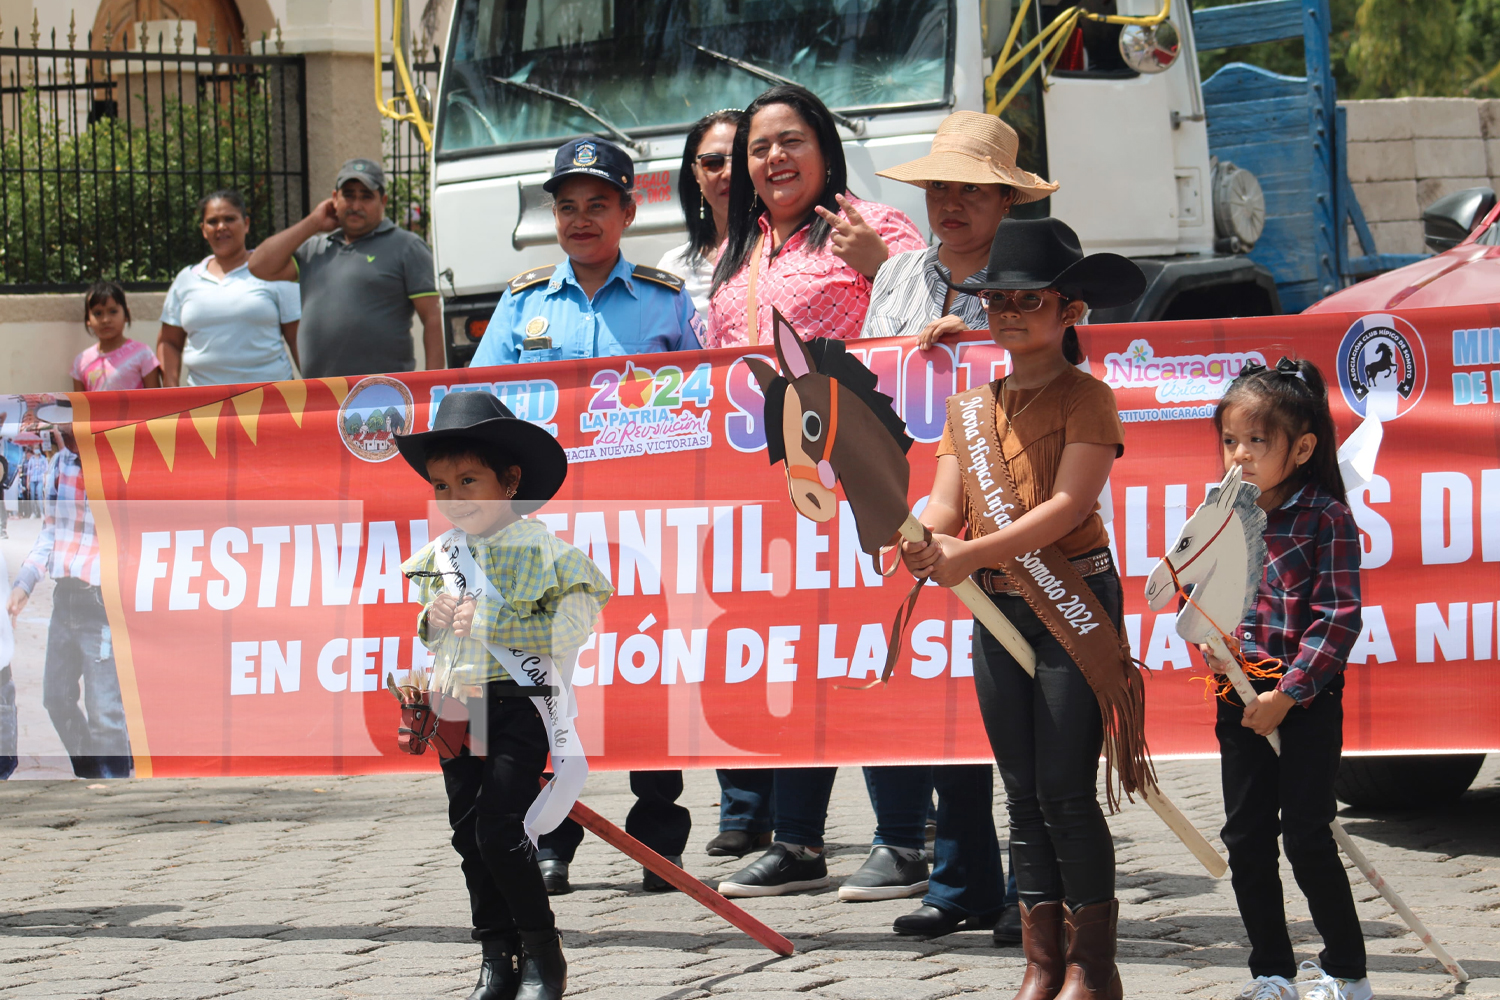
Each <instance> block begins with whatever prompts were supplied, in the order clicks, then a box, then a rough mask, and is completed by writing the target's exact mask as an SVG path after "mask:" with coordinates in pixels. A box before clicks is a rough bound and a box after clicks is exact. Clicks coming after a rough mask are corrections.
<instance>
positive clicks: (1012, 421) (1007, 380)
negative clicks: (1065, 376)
mask: <svg viewBox="0 0 1500 1000" xmlns="http://www.w3.org/2000/svg"><path fill="white" fill-rule="evenodd" d="M1057 374H1058V375H1061V374H1062V372H1058V373H1057ZM1056 379H1057V375H1053V376H1052V378H1049V379H1048V380H1047V381H1045V382H1043V383H1042V384H1041V386H1040V387H1039V388H1038V389H1037V391H1036V395H1035V396H1032V397H1031V398H1030V399H1028V400H1027V401H1026V404H1025V405H1024V406H1022V407H1021V408H1020V409H1019V410H1017V411H1016V412H1015V413H1014V414H1011V413H1010V412H1009V411H1007V410H1006V408H1005V390H1006V389H1007V388H1008V387H1009V386H1010V376H1009V375H1007V376H1005V381H1004V382H1002V383H1001V384H1000V412H1001V413H1004V414H1005V422H1006V423H1007V424H1010V425H1012V426H1014V424H1015V422H1016V417H1019V416H1020V415H1021V414H1023V413H1025V412H1026V411H1027V410H1028V409H1029V408H1030V407H1031V404H1032V403H1035V402H1036V401H1037V400H1038V399H1041V398H1042V393H1044V392H1046V391H1047V386H1049V385H1051V384H1052V383H1053V382H1054V381H1055V380H1056ZM1017 391H1019V390H1017Z"/></svg>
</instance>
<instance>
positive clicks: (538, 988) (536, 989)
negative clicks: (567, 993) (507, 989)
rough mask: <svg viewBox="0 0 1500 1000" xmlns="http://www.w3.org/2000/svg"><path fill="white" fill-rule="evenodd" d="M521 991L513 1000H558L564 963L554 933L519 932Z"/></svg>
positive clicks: (562, 987) (563, 983)
mask: <svg viewBox="0 0 1500 1000" xmlns="http://www.w3.org/2000/svg"><path fill="white" fill-rule="evenodd" d="M521 952H522V955H521V988H520V990H519V991H517V993H516V1000H562V995H563V990H565V989H567V988H568V963H567V962H566V961H565V960H564V959H563V953H562V938H560V937H559V936H558V934H557V931H555V930H551V931H522V932H521Z"/></svg>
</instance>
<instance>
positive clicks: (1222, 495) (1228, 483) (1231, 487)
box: [1219, 465, 1244, 507]
mask: <svg viewBox="0 0 1500 1000" xmlns="http://www.w3.org/2000/svg"><path fill="white" fill-rule="evenodd" d="M1243 477H1244V471H1243V470H1242V469H1241V468H1240V467H1239V466H1238V465H1231V466H1230V467H1229V471H1228V472H1226V473H1224V478H1223V479H1222V480H1221V481H1220V482H1219V506H1220V507H1233V506H1234V501H1235V498H1236V497H1238V496H1239V495H1240V480H1241V479H1242V478H1243Z"/></svg>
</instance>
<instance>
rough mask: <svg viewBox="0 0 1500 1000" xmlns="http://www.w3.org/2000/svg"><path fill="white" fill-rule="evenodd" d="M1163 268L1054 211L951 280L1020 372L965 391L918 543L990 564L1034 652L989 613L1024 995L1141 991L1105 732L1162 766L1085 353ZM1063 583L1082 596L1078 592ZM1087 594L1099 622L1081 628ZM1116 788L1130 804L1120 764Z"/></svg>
mask: <svg viewBox="0 0 1500 1000" xmlns="http://www.w3.org/2000/svg"><path fill="white" fill-rule="evenodd" d="M1145 285H1146V281H1145V277H1144V276H1143V275H1142V273H1141V270H1140V268H1139V267H1137V266H1136V265H1135V264H1134V263H1133V262H1132V261H1130V260H1128V259H1126V258H1124V257H1120V256H1118V255H1115V254H1094V255H1091V256H1087V257H1085V256H1084V254H1083V252H1082V250H1081V249H1080V248H1079V244H1078V237H1077V235H1076V234H1075V233H1074V232H1073V230H1071V229H1069V228H1068V227H1067V226H1066V225H1064V224H1063V223H1061V222H1059V221H1058V220H1056V219H1037V220H1034V221H1020V220H1009V221H1006V222H1003V223H1001V224H1000V226H999V227H998V229H997V230H996V232H995V239H994V242H993V243H992V245H991V247H990V255H989V265H988V267H987V268H986V270H985V276H984V278H983V279H981V280H977V281H970V282H967V283H964V284H960V285H953V286H952V287H953V289H954V290H955V291H958V292H963V293H968V294H972V295H976V296H978V297H979V298H980V299H981V300H982V301H983V302H984V303H985V306H986V311H987V312H988V319H989V329H990V337H991V338H992V339H993V340H994V341H995V343H996V344H997V345H999V346H1000V347H1003V348H1005V349H1006V350H1007V351H1008V352H1009V354H1010V361H1011V369H1010V373H1009V374H1008V375H1007V376H1006V377H1005V378H1003V379H1001V380H999V381H998V382H993V383H989V384H987V385H984V386H976V387H972V388H971V389H970V390H968V391H966V392H965V393H963V394H961V395H960V396H958V397H955V398H954V399H952V400H950V401H949V406H948V413H949V419H948V426H947V428H946V429H945V430H944V433H943V439H942V442H941V443H940V444H939V445H938V449H937V455H938V465H937V472H936V475H935V477H934V480H933V485H932V493H931V499H930V500H929V502H928V504H927V506H926V508H925V509H924V510H923V511H922V515H921V520H922V522H923V523H924V524H926V525H927V527H928V528H930V529H931V531H932V540H931V541H930V542H921V543H903V544H902V557H903V559H904V560H905V562H906V565H907V566H908V567H909V568H910V569H911V571H912V573H913V574H914V575H916V576H917V577H919V578H929V579H933V580H936V581H937V582H938V583H939V584H942V585H944V586H952V585H954V584H956V583H958V582H960V581H961V580H963V579H964V578H965V577H968V576H972V577H974V579H975V581H976V582H977V583H979V585H980V587H981V588H982V589H983V590H984V591H985V593H986V594H988V595H989V596H990V599H991V600H993V601H994V602H995V605H996V607H998V608H999V609H1000V610H1001V611H1002V612H1004V614H1005V616H1006V617H1007V618H1009V619H1010V621H1011V622H1012V623H1013V624H1014V625H1015V626H1016V628H1017V629H1018V630H1019V631H1020V633H1021V635H1022V636H1023V637H1024V638H1025V640H1026V641H1027V642H1028V643H1029V644H1030V645H1031V647H1032V648H1033V650H1034V651H1035V661H1036V662H1035V674H1034V676H1033V675H1032V674H1030V673H1028V672H1027V670H1026V669H1024V668H1023V667H1022V666H1021V664H1020V662H1019V661H1018V660H1017V659H1016V658H1015V657H1014V656H1013V655H1012V654H1011V653H1010V652H1009V651H1008V650H1006V649H1005V647H1003V646H1002V645H1001V644H1000V643H999V642H998V641H997V640H996V639H995V638H994V637H993V636H992V635H990V633H989V632H988V631H987V630H986V629H984V628H983V627H982V626H980V625H979V624H978V623H977V622H976V623H975V627H974V689H975V693H976V694H977V696H978V699H979V709H980V714H981V716H982V717H983V719H984V726H985V731H986V732H987V733H988V734H989V739H990V746H991V748H992V749H993V750H994V752H995V759H996V761H997V763H998V764H999V765H1000V776H1001V778H1002V780H1003V781H1004V782H1005V792H1006V798H1007V803H1008V808H1009V812H1010V850H1011V857H1012V859H1013V867H1014V869H1015V873H1016V883H1017V887H1018V889H1019V890H1020V902H1021V933H1022V946H1023V948H1024V950H1025V954H1026V972H1025V977H1024V979H1023V980H1022V983H1021V990H1020V992H1019V993H1018V994H1017V1000H1054V998H1058V1000H1094V998H1099V1000H1119V998H1120V997H1121V996H1122V993H1123V990H1122V986H1121V983H1120V976H1119V972H1118V970H1117V968H1116V966H1115V930H1116V924H1117V921H1118V917H1119V903H1118V901H1117V899H1116V897H1115V854H1114V842H1113V840H1112V839H1111V837H1110V832H1109V826H1108V825H1107V824H1106V822H1105V819H1104V813H1103V811H1102V810H1101V809H1100V807H1099V803H1098V799H1097V797H1096V787H1097V785H1096V782H1097V778H1098V767H1099V755H1100V751H1101V749H1105V750H1106V753H1107V755H1108V757H1109V759H1110V760H1111V762H1112V763H1113V764H1114V765H1115V768H1114V770H1115V771H1116V772H1117V773H1118V774H1119V776H1120V777H1119V782H1120V785H1122V786H1123V788H1124V790H1125V791H1126V792H1131V791H1134V790H1138V789H1139V788H1141V787H1142V786H1143V785H1144V784H1145V783H1147V782H1149V781H1150V764H1149V759H1148V758H1147V756H1146V750H1145V734H1144V732H1143V729H1142V727H1143V720H1144V715H1145V706H1144V700H1143V699H1144V694H1143V689H1142V687H1141V678H1140V675H1139V673H1138V671H1137V670H1136V667H1135V665H1134V663H1133V662H1131V661H1130V660H1129V658H1128V647H1127V646H1126V645H1125V644H1124V643H1123V641H1122V640H1121V639H1120V635H1119V627H1120V612H1121V600H1120V578H1119V575H1118V573H1117V572H1116V570H1115V566H1114V563H1113V561H1112V560H1111V558H1110V552H1109V536H1108V535H1107V534H1106V533H1105V530H1104V523H1103V521H1102V520H1101V519H1100V517H1099V515H1098V513H1097V510H1098V504H1097V499H1098V497H1099V493H1100V491H1101V490H1102V489H1103V488H1104V484H1105V482H1106V480H1107V479H1108V478H1109V473H1110V468H1111V466H1113V464H1114V461H1115V459H1116V458H1117V457H1118V456H1119V455H1120V453H1121V452H1123V451H1124V441H1125V434H1124V427H1123V426H1122V424H1121V422H1120V416H1119V412H1118V411H1117V410H1116V408H1115V400H1114V393H1113V391H1112V390H1111V389H1110V388H1109V386H1107V385H1105V384H1104V383H1103V382H1101V381H1099V380H1098V379H1096V378H1094V377H1093V376H1091V375H1089V374H1087V373H1086V372H1083V371H1080V370H1079V369H1078V368H1077V367H1075V366H1076V365H1077V364H1078V363H1079V361H1081V360H1082V351H1081V350H1080V346H1079V343H1078V333H1077V331H1076V330H1075V329H1074V324H1075V323H1077V322H1078V321H1079V320H1080V319H1082V318H1083V314H1084V312H1085V310H1087V309H1088V307H1089V306H1091V305H1092V306H1115V305H1124V304H1126V303H1128V302H1131V301H1133V300H1134V299H1135V298H1137V297H1138V296H1139V295H1140V294H1141V292H1142V291H1144V289H1145ZM956 421H962V425H961V426H957V427H956V426H955V422H956ZM966 528H967V532H966V531H965V529H966ZM1023 559H1024V560H1026V561H1027V562H1026V566H1027V568H1026V569H1021V568H1019V566H1018V564H1019V563H1020V561H1021V560H1023ZM1032 567H1040V568H1039V569H1033V568H1032ZM1044 581H1045V587H1044V585H1043V583H1044ZM1059 593H1062V594H1064V595H1065V596H1069V597H1071V598H1072V600H1073V601H1074V602H1075V603H1076V605H1077V608H1078V609H1080V610H1075V609H1074V607H1073V605H1071V604H1070V605H1068V606H1067V608H1066V609H1065V608H1064V607H1063V603H1060V601H1061V599H1060V598H1059V597H1058V594H1059ZM1085 608H1086V609H1087V611H1086V614H1087V615H1088V620H1089V621H1090V622H1092V623H1093V624H1092V627H1090V628H1088V629H1087V631H1086V632H1083V631H1082V629H1081V628H1080V627H1079V625H1078V624H1077V623H1078V622H1080V621H1082V617H1081V616H1082V615H1083V614H1084V613H1085V612H1084V611H1083V610H1081V609H1085ZM1108 788H1109V792H1110V801H1111V804H1113V803H1114V802H1115V801H1117V799H1116V796H1117V791H1116V785H1115V784H1114V777H1113V775H1112V776H1111V783H1110V785H1109V786H1108Z"/></svg>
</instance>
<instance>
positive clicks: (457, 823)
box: [443, 697, 554, 941]
mask: <svg viewBox="0 0 1500 1000" xmlns="http://www.w3.org/2000/svg"><path fill="white" fill-rule="evenodd" d="M468 705H469V711H470V713H471V714H472V713H474V712H480V711H484V712H486V720H487V722H488V726H487V727H486V728H487V730H488V731H487V733H486V734H485V735H486V737H487V741H488V743H487V750H488V751H489V755H488V756H486V757H475V756H473V755H472V754H470V753H469V750H468V748H467V747H465V748H464V750H463V753H462V754H461V755H460V756H458V757H454V758H452V759H450V760H445V761H443V783H444V785H446V786H447V790H448V823H449V825H450V826H452V827H453V849H454V850H456V851H457V852H458V854H459V857H461V858H462V859H463V866H462V867H463V873H464V882H465V883H466V884H467V885H468V888H469V909H470V912H471V913H472V915H473V919H474V932H473V936H474V940H476V941H488V940H492V939H495V938H500V937H505V936H508V935H510V934H512V933H514V932H515V931H517V930H522V931H546V930H550V929H551V928H552V927H553V926H554V923H553V918H552V907H551V905H550V904H548V902H547V889H546V887H545V886H544V885H542V873H541V870H540V869H539V868H537V864H536V855H535V853H534V852H533V851H532V848H531V842H530V841H529V840H528V839H527V837H526V832H525V830H523V829H522V825H521V822H522V820H523V819H524V818H525V816H526V810H527V809H528V808H530V807H531V803H532V802H533V801H535V800H536V797H537V793H538V792H539V791H540V790H541V784H540V779H541V776H542V771H543V770H544V769H545V768H546V766H547V729H546V725H545V724H544V723H543V722H542V717H541V716H540V715H539V714H538V713H537V710H536V706H534V705H533V704H532V703H531V699H529V698H495V697H487V698H485V699H484V701H483V702H480V701H479V700H478V699H471V700H470V701H469V702H468ZM476 728H478V727H476Z"/></svg>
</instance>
